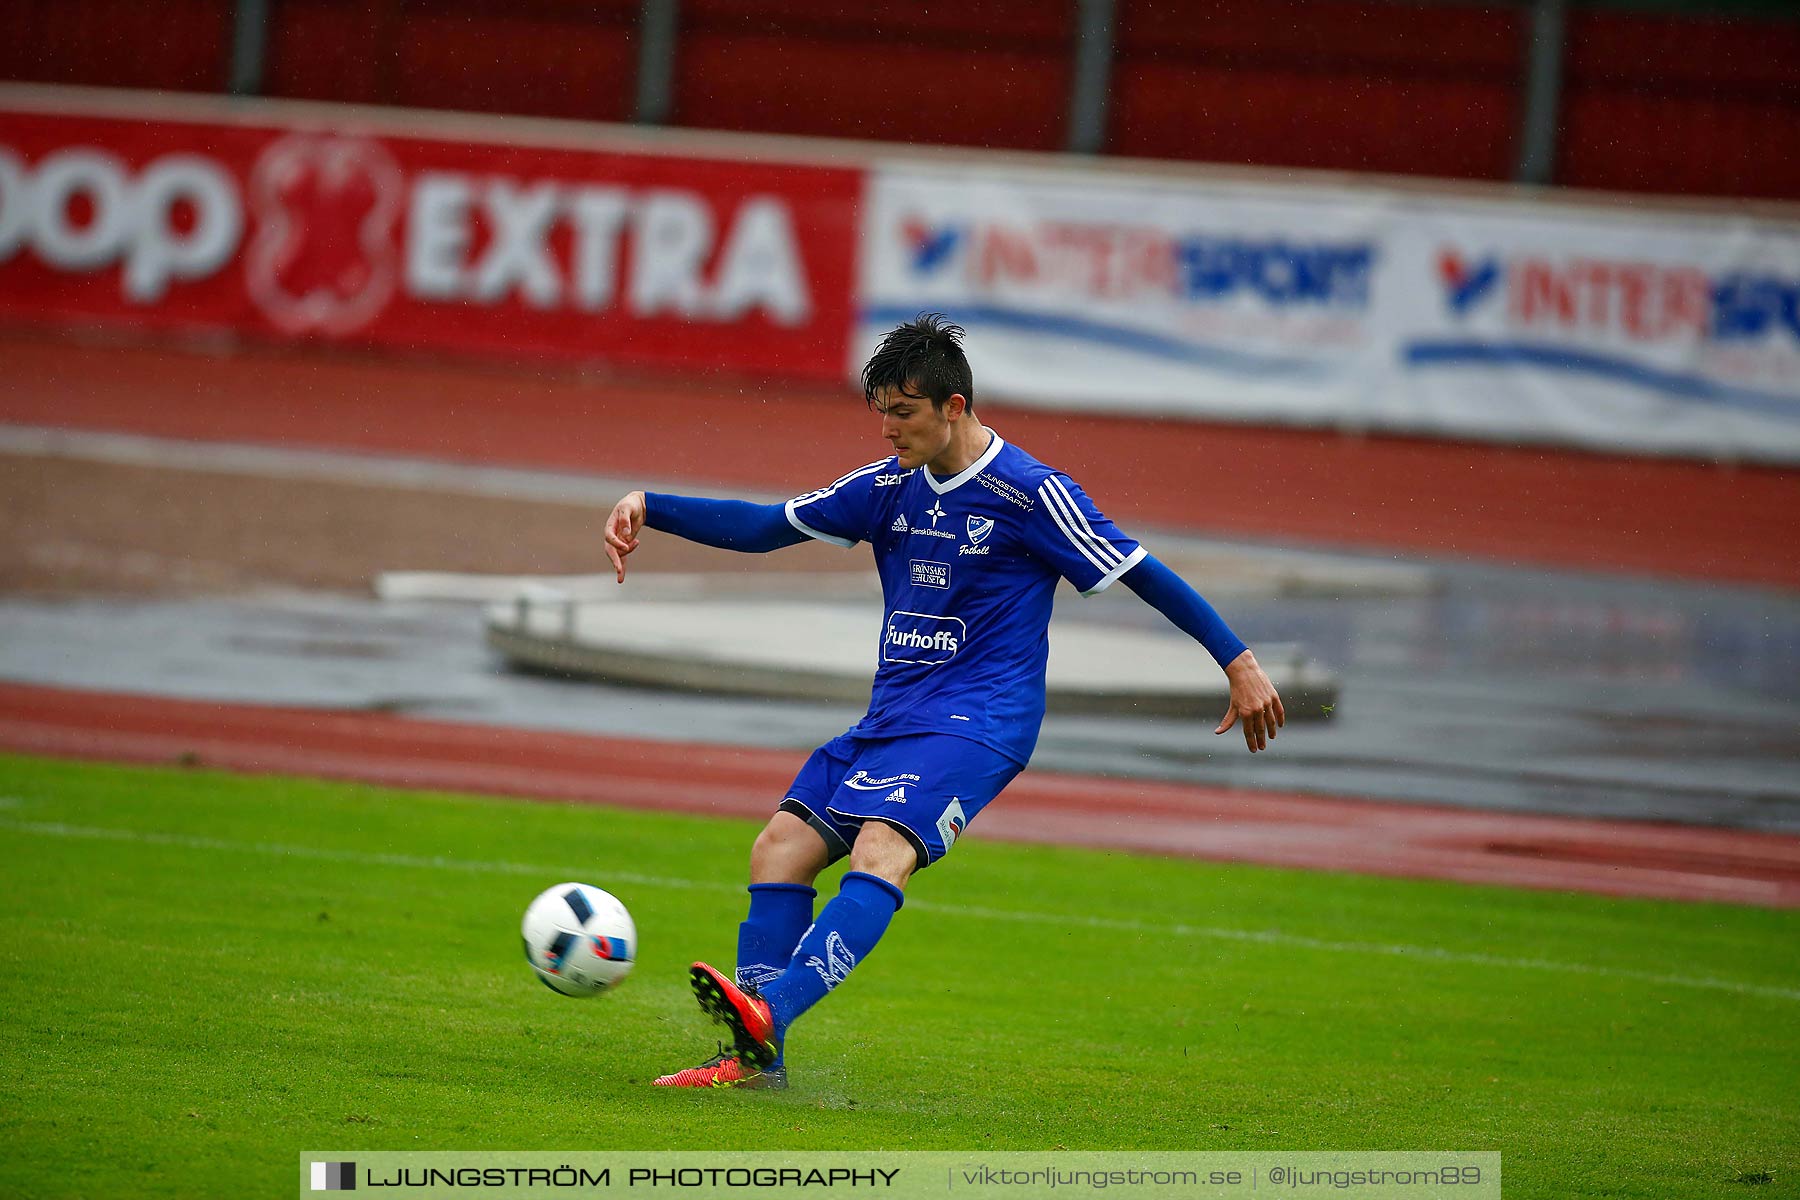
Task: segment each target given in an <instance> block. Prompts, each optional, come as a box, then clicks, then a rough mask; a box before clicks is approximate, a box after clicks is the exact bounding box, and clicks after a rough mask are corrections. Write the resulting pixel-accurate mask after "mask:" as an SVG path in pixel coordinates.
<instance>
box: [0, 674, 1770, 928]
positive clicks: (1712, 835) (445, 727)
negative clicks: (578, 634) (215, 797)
mask: <svg viewBox="0 0 1800 1200" xmlns="http://www.w3.org/2000/svg"><path fill="white" fill-rule="evenodd" d="M0 747H3V748H5V749H8V750H14V751H18V752H21V753H28V754H40V755H46V756H50V757H60V758H77V759H100V760H107V761H125V762H139V763H159V764H165V765H166V764H171V763H183V764H189V765H203V766H206V767H212V768H220V769H224V770H231V771H243V772H250V773H267V774H282V775H308V776H322V777H325V778H332V779H348V780H359V781H363V782H368V783H376V784H383V785H388V786H396V787H408V788H434V789H442V790H447V791H461V792H478V793H491V794H497V795H505V796H526V797H536V798H540V799H546V800H559V801H565V802H574V803H592V804H611V805H619V806H623V807H629V808H647V809H661V810H668V811H677V812H691V813H701V814H706V815H709V816H730V817H748V818H753V819H761V818H763V817H765V816H766V815H767V814H768V813H770V812H771V811H772V810H773V808H774V806H775V803H776V802H777V800H778V799H779V798H780V796H781V795H782V794H783V791H784V790H785V788H786V786H787V784H788V781H789V780H790V779H791V778H792V777H793V773H794V771H795V770H796V769H797V768H798V767H799V765H800V761H801V759H802V757H803V755H802V754H801V753H799V752H797V751H775V750H753V749H742V748H721V747H718V746H711V745H695V744H682V743H677V742H649V741H637V740H628V739H624V738H605V737H588V736H581V735H574V734H566V733H546V732H538V731H528V730H517V729H505V728H498V727H491V726H483V725H464V724H454V723H449V722H440V721H421V720H413V719H410V718H405V717H397V716H392V715H386V714H377V713H363V712H343V711H326V710H315V709H294V708H273V707H257V706H250V705H234V704H210V703H196V702H192V701H183V700H168V699H162V698H157V697H145V696H127V695H116V694H111V693H104V692H84V691H69V690H63V689H56V688H39V687H27V686H21V685H7V684H0ZM975 836H978V837H985V838H994V839H996V840H1002V841H1015V842H1038V843H1055V844H1058V845H1075V846H1087V847H1093V848H1105V849H1117V850H1130V851H1137V852H1141V853H1149V854H1162V855H1181V856H1187V857H1192V858H1198V859H1209V860H1213V861H1222V862H1249V863H1261V864H1264V865H1268V866H1279V867H1300V868H1308V869H1314V870H1335V871H1355V872H1361V873H1365V874H1372V875H1386V876H1392V877H1397V878H1414V879H1447V880H1456V881H1459V882H1463V883H1484V884H1502V885H1507V886H1514V887H1529V888H1545V889H1553V890H1561V891H1581V892H1596V893H1600V894H1604V895H1611V896H1657V897H1666V898H1670V899H1679V900H1709V901H1722V902H1729V903H1734V904H1749V905H1759V906H1764V907H1773V908H1800V838H1794V837H1786V836H1781V835H1776V834H1766V833H1750V832H1745V831H1741V830H1725V829H1701V828H1694V827H1691V826H1678V825H1666V824H1652V823H1636V822H1617V821H1587V820H1573V819H1569V818H1562V817H1539V816H1520V815H1512V814H1506V813H1492V812H1478V811H1467V810H1462V809H1450V808H1433V807H1426V806H1422V805H1410V804H1383V803H1377V802H1371V801H1364V800H1354V799H1348V798H1339V797H1320V796H1302V795H1293V794H1284V793H1279V792H1260V791H1259V792H1248V791H1236V790H1232V789H1227V788H1214V787H1195V786H1188V785H1181V784H1170V783H1155V782H1143V781H1132V780H1119V779H1108V778H1101V777H1096V776H1081V775H1050V774H1043V773H1034V772H1030V771H1027V772H1026V773H1025V774H1024V775H1022V776H1020V777H1019V779H1018V780H1017V781H1016V782H1015V783H1014V784H1013V785H1012V786H1011V787H1010V788H1008V789H1007V791H1006V794H1005V795H1004V796H1003V797H1002V798H1001V799H1000V800H999V801H997V802H996V803H995V804H994V805H993V806H992V807H991V808H989V809H988V810H987V811H986V812H984V813H983V814H982V817H981V822H980V826H979V827H978V829H977V830H976V833H975ZM747 852H748V845H747V842H746V853H747Z"/></svg>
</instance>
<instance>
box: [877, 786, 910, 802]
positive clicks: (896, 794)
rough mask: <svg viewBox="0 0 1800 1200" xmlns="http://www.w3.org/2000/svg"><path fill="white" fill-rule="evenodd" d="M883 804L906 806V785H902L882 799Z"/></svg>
mask: <svg viewBox="0 0 1800 1200" xmlns="http://www.w3.org/2000/svg"><path fill="white" fill-rule="evenodd" d="M881 802H882V803H883V804H905V803H906V785H905V784H902V785H900V786H899V787H897V788H895V789H894V790H893V791H891V792H889V793H888V794H887V795H885V796H883V797H882V798H881Z"/></svg>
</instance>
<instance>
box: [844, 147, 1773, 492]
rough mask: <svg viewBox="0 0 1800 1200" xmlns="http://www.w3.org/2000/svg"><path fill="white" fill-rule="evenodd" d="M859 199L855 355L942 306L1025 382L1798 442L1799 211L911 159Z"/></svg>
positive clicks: (1031, 394) (1627, 434)
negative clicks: (1770, 213) (1743, 214)
mask: <svg viewBox="0 0 1800 1200" xmlns="http://www.w3.org/2000/svg"><path fill="white" fill-rule="evenodd" d="M863 219H864V232H863V259H862V266H861V277H860V281H859V287H860V318H859V328H858V334H857V337H856V339H855V340H854V342H853V344H852V354H851V361H852V364H853V365H854V364H855V363H856V362H857V360H858V359H859V358H860V357H861V355H863V354H864V353H866V351H867V349H868V347H869V346H870V345H871V344H872V343H873V341H874V339H875V338H877V337H878V336H879V334H880V333H881V332H882V331H883V330H884V329H886V328H888V327H891V325H892V324H893V323H894V322H895V321H896V320H901V319H905V318H906V317H908V316H911V315H912V314H914V313H916V312H918V311H920V310H922V309H936V310H940V311H943V312H945V313H947V314H949V315H950V316H952V317H954V318H957V319H959V320H961V321H962V322H963V323H965V324H966V325H968V326H969V327H970V330H971V337H970V358H971V363H972V365H973V367H974V370H975V378H976V385H977V388H978V390H979V389H985V390H986V391H987V392H988V393H991V394H999V395H1001V396H1004V397H1005V398H1007V399H1008V400H1010V401H1014V402H1017V403H1027V404H1043V405H1050V406H1064V407H1080V408H1084V409H1090V410H1100V411H1105V410H1114V411H1121V412H1139V413H1163V414H1171V415H1190V416H1195V417H1210V418H1224V419H1241V420H1255V421H1276V422H1285V423H1295V424H1307V425H1328V426H1333V427H1339V428H1352V429H1388V430H1395V431H1407V432H1416V433H1428V434H1442V435H1447V436H1455V437H1479V438H1494V439H1505V440H1523V441H1535V442H1551V443H1563V444H1569V445H1577V446H1584V447H1589V448H1594V449H1602V450H1614V451H1657V452H1668V453H1687V454H1699V455H1706V456H1719V457H1727V458H1750V459H1770V460H1775V461H1789V462H1792V461H1800V225H1780V224H1774V223H1768V222H1753V221H1750V220H1742V219H1727V218H1722V217H1712V216H1696V215H1691V214H1687V215H1678V214H1673V213H1656V214H1651V213H1639V212H1635V211H1632V210H1627V209H1623V208H1618V207H1602V206H1595V207H1586V206H1575V205H1549V204H1542V203H1528V202H1524V201H1509V202H1501V201H1477V200H1466V199H1459V198H1449V197H1430V196H1425V195H1419V194H1413V193H1397V192H1388V191H1382V190H1379V189H1337V188H1332V189H1327V188H1317V187H1300V186H1275V185H1267V184H1250V183H1243V184H1239V183H1224V182H1210V181H1194V180H1191V179H1173V178H1171V179H1160V178H1148V177H1131V176H1119V175H1110V174H1109V175H1099V174H1097V173H1095V172H1091V171H1082V172H1075V171H1049V170H1046V171H1042V172H1037V171H1008V172H1005V173H994V172H987V171H983V170H980V169H974V168H964V167H961V166H957V167H937V166H928V167H919V166H912V165H906V166H895V165H889V166H885V167H883V168H881V169H879V170H877V171H876V173H875V175H874V177H873V179H872V180H871V185H870V189H869V194H868V198H867V201H866V203H865V208H864V218H863Z"/></svg>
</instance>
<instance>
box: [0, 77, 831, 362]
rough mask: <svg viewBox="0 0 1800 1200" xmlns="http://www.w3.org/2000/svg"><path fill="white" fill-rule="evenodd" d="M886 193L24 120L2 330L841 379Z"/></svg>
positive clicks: (9, 131) (73, 120) (592, 154)
mask: <svg viewBox="0 0 1800 1200" xmlns="http://www.w3.org/2000/svg"><path fill="white" fill-rule="evenodd" d="M861 178H862V176H861V173H860V172H858V171H856V170H853V169H841V168H831V167H820V166H810V165H799V164H784V163H773V162H747V161H734V160H728V159H716V160H715V159H704V158H694V157H677V156H669V155H660V154H647V153H646V154H641V153H630V152H619V151H611V150H605V149H584V148H579V147H573V146H571V147H562V146H537V145H520V144H505V143H501V142H491V141H467V140H450V139H448V138H442V137H430V136H410V135H407V136H400V135H396V134H394V133H393V132H392V131H390V130H386V129H382V130H377V129H375V128H373V127H363V126H360V125H358V124H357V123H356V122H354V121H353V120H351V119H350V118H345V119H343V120H341V121H331V122H325V121H321V120H319V119H316V118H315V119H310V120H307V121H305V122H299V121H296V122H294V123H292V124H286V125H281V124H242V123H233V122H228V121H223V120H221V121H220V122H219V123H207V122H196V121H186V120H173V119H170V120H164V119H123V118H116V117H109V116H94V115H75V114H61V113H51V112H42V111H29V110H24V111H9V110H7V109H5V108H4V106H3V105H0V316H3V317H6V318H9V319H26V320H52V321H63V322H66V321H70V320H78V321H79V320H90V321H93V320H97V321H128V322H130V323H132V324H134V325H139V326H144V327H149V328H157V329H186V330H231V331H237V332H243V333H252V334H268V335H275V336H283V337H291V338H301V339H316V340H321V341H327V342H343V343H354V344H362V345H371V346H381V347H389V348H399V349H406V350H416V351H427V352H433V351H455V352H472V353H478V354H480V353H491V354H498V355H504V356H509V357H525V356H532V357H548V358H553V359H561V360H570V361H606V362H616V363H626V364H637V365H647V366H675V367H681V368H686V369H710V368H717V367H724V368H738V369H744V370H750V371H757V372H771V373H780V374H783V375H790V376H802V377H809V378H816V379H832V380H835V379H837V378H839V377H840V376H841V373H842V363H843V358H844V354H845V346H846V342H847V338H848V336H849V331H850V325H851V306H850V287H851V283H852V271H853V268H852V263H853V261H854V257H855V248H856V237H857V215H856V208H857V203H858V199H859V193H860V188H861Z"/></svg>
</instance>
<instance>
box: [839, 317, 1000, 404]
mask: <svg viewBox="0 0 1800 1200" xmlns="http://www.w3.org/2000/svg"><path fill="white" fill-rule="evenodd" d="M962 338H963V327H962V326H961V325H955V324H952V323H951V322H949V321H947V320H945V319H944V314H943V313H920V314H919V315H918V316H916V317H914V318H913V319H912V320H910V321H908V322H906V323H905V324H904V325H901V326H900V327H899V328H897V329H895V330H894V331H893V332H892V333H890V334H888V335H887V336H886V337H884V338H882V339H881V345H880V346H879V347H877V348H876V350H875V353H874V354H872V355H870V356H869V361H868V363H867V364H865V365H864V366H863V370H862V385H863V401H864V402H865V403H866V404H868V405H869V406H870V407H871V408H872V407H874V405H875V397H876V395H877V394H878V393H880V392H881V391H882V389H884V388H893V389H894V390H895V391H897V392H899V393H900V394H901V395H902V396H911V397H913V398H914V399H915V400H930V401H931V406H932V407H933V408H942V407H944V402H945V401H946V400H948V399H950V397H952V396H955V395H959V394H960V395H961V396H962V397H963V399H965V400H967V401H968V402H969V404H968V406H969V408H970V409H973V408H974V407H975V378H974V376H972V375H970V374H969V360H968V359H967V358H965V357H964V356H963V348H962Z"/></svg>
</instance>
